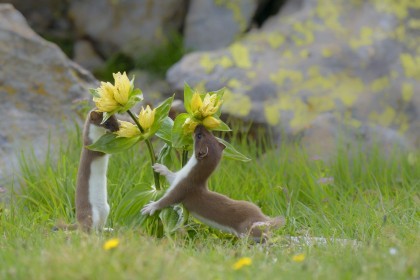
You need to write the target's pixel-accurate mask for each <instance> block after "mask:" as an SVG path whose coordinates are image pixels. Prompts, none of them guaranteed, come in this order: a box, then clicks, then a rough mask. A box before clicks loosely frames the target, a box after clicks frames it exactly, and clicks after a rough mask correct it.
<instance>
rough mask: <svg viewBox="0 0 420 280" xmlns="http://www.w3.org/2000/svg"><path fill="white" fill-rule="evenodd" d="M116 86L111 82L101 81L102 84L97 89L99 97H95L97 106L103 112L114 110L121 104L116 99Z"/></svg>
mask: <svg viewBox="0 0 420 280" xmlns="http://www.w3.org/2000/svg"><path fill="white" fill-rule="evenodd" d="M114 91H115V87H114V86H113V85H112V84H111V83H109V82H106V83H105V82H101V86H100V87H99V88H98V89H97V93H98V95H99V96H98V97H93V102H95V105H96V107H97V108H98V110H99V111H101V112H112V111H115V110H117V109H118V107H119V106H120V105H119V104H118V102H117V101H116V100H115V99H114Z"/></svg>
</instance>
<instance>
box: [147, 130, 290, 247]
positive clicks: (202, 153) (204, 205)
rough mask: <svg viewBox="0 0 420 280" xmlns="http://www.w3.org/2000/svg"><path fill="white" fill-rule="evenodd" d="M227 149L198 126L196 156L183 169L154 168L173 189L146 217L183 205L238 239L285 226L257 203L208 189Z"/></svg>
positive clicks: (149, 207)
mask: <svg viewBox="0 0 420 280" xmlns="http://www.w3.org/2000/svg"><path fill="white" fill-rule="evenodd" d="M224 148H225V146H224V145H223V144H221V143H220V142H219V141H217V139H216V138H215V137H214V136H213V135H212V134H211V133H210V132H208V131H207V130H206V129H205V128H204V126H201V125H199V126H197V128H196V129H195V131H194V154H193V156H192V157H191V158H190V160H189V161H188V163H187V164H186V165H185V166H184V167H183V168H182V169H181V170H179V171H178V172H176V173H173V172H171V171H169V169H168V168H167V167H166V166H164V165H161V164H155V165H154V166H153V167H154V169H155V171H156V172H158V173H160V174H161V175H164V176H165V177H166V179H167V180H168V182H169V183H170V187H169V189H168V190H167V191H166V193H165V195H164V196H163V197H162V198H161V199H159V200H158V201H156V202H150V203H149V204H147V205H145V206H144V208H143V209H142V211H141V212H142V214H143V215H146V214H149V215H153V214H154V213H155V212H156V211H157V210H160V209H162V208H165V207H168V206H170V205H173V204H177V203H182V204H183V205H184V206H185V208H186V209H187V210H188V211H190V213H191V215H193V216H194V217H196V218H197V219H198V220H200V221H202V222H203V223H205V224H207V225H209V226H212V227H215V228H218V229H220V230H222V231H226V232H230V233H233V234H235V235H236V236H238V237H246V236H248V235H249V236H251V237H252V238H254V240H256V241H261V240H262V239H265V238H266V230H267V228H270V227H279V226H281V225H283V224H284V219H283V218H282V217H278V218H274V219H273V218H270V217H267V216H265V215H264V214H263V213H262V211H261V209H260V208H259V207H258V206H256V205H255V204H253V203H250V202H247V201H238V200H233V199H230V198H228V197H226V196H224V195H221V194H219V193H216V192H212V191H210V190H209V189H208V188H207V181H208V179H209V177H210V175H211V174H212V173H213V171H214V170H215V169H216V167H217V165H218V164H219V162H220V159H221V157H222V152H223V149H224Z"/></svg>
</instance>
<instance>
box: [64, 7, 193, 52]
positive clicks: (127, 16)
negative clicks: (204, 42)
mask: <svg viewBox="0 0 420 280" xmlns="http://www.w3.org/2000/svg"><path fill="white" fill-rule="evenodd" d="M186 7H187V5H186V0H158V1H150V0H126V1H120V0H114V1H100V0H83V1H81V0H78V1H72V2H71V8H70V14H71V17H72V18H73V21H74V25H75V28H76V32H77V33H78V34H79V36H80V37H83V36H88V37H89V38H91V39H92V40H93V41H94V42H96V44H97V46H96V48H97V49H99V50H100V51H101V52H102V54H103V55H104V56H109V55H111V54H113V53H115V52H116V51H120V50H122V51H124V52H125V53H126V54H127V55H136V56H137V55H140V54H144V53H147V52H148V51H150V50H151V49H153V48H156V47H160V46H162V45H163V44H165V43H166V42H167V41H168V40H169V38H170V37H171V35H173V34H174V33H176V32H178V31H179V30H180V29H181V26H182V23H183V18H184V14H185V12H186Z"/></svg>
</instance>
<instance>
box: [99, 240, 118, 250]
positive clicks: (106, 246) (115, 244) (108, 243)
mask: <svg viewBox="0 0 420 280" xmlns="http://www.w3.org/2000/svg"><path fill="white" fill-rule="evenodd" d="M119 244H120V240H119V239H118V238H112V239H109V240H107V241H106V242H105V243H104V245H103V248H104V250H106V251H108V250H111V249H114V248H116V247H118V245H119Z"/></svg>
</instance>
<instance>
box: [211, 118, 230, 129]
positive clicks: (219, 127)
mask: <svg viewBox="0 0 420 280" xmlns="http://www.w3.org/2000/svg"><path fill="white" fill-rule="evenodd" d="M215 118H216V119H218V120H219V121H220V124H219V126H218V127H216V128H214V129H212V130H214V131H231V129H230V127H229V126H228V125H227V124H226V123H224V122H223V121H222V120H221V119H219V118H218V117H215Z"/></svg>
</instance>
